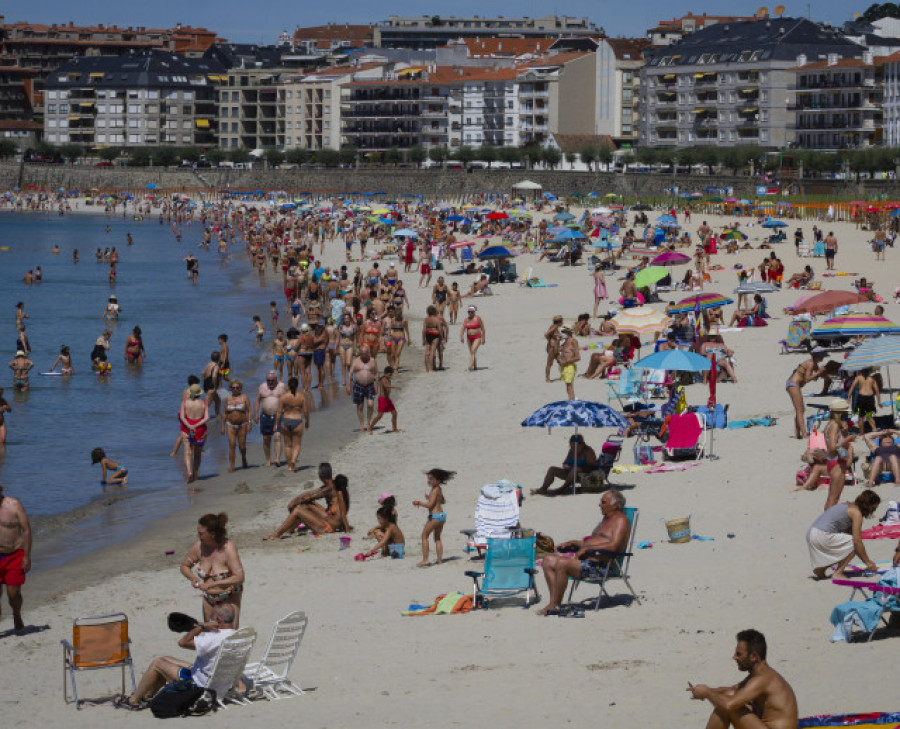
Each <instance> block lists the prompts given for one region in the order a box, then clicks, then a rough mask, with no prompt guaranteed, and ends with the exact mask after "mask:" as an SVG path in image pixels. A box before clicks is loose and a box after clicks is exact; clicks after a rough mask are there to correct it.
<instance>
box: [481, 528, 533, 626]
mask: <svg viewBox="0 0 900 729" xmlns="http://www.w3.org/2000/svg"><path fill="white" fill-rule="evenodd" d="M528 534H529V536H514V537H513V538H512V539H488V540H487V552H485V557H484V571H483V572H475V571H473V570H468V571H467V572H466V576H467V577H471V578H472V582H473V583H474V586H473V594H474V597H475V604H476V605H479V604H480V605H482V606H483V607H488V599H489V598H490V599H493V598H502V597H514V596H515V595H519V594H521V593H523V592H524V593H525V607H526V608H528V607H529V606H530V605H532V604H534V603H536V602H538V600H540V599H541V598H540V595H539V594H538V591H537V585H536V584H535V581H534V576H535V575H536V574H537V570H536V569H535V568H534V560H535V535H534V533H533V532H530V531H529V532H528ZM532 592H533V593H534V599H533V600H532V598H531V595H532Z"/></svg>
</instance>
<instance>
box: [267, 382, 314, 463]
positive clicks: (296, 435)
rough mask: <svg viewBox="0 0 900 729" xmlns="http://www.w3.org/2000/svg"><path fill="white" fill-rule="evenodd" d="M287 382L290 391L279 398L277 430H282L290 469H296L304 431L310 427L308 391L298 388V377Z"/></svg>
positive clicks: (276, 420)
mask: <svg viewBox="0 0 900 729" xmlns="http://www.w3.org/2000/svg"><path fill="white" fill-rule="evenodd" d="M287 384H288V391H287V392H286V393H284V395H282V396H281V397H280V398H279V399H278V411H277V412H276V413H275V432H276V433H279V432H280V433H281V434H282V436H283V437H284V456H285V458H286V459H287V468H288V471H296V470H297V459H298V458H299V457H300V445H301V442H302V441H303V432H304V431H305V430H306V429H307V428H308V427H309V404H308V403H307V401H306V393H305V392H301V391H299V390H298V389H297V388H298V386H299V384H300V383H299V382H298V381H297V378H296V377H291V378H290V379H289V380H288V383H287ZM279 428H280V429H279Z"/></svg>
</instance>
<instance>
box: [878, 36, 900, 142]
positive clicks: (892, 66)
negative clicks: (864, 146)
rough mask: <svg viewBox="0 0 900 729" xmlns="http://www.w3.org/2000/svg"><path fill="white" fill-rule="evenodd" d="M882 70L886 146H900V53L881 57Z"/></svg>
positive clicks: (882, 104)
mask: <svg viewBox="0 0 900 729" xmlns="http://www.w3.org/2000/svg"><path fill="white" fill-rule="evenodd" d="M879 65H880V66H881V70H882V101H881V108H882V115H883V116H882V127H883V130H884V131H883V139H884V145H885V146H886V147H900V53H892V54H891V55H889V56H886V57H884V58H881V59H879Z"/></svg>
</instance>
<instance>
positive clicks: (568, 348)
mask: <svg viewBox="0 0 900 729" xmlns="http://www.w3.org/2000/svg"><path fill="white" fill-rule="evenodd" d="M559 342H560V347H559V354H558V355H557V358H556V359H557V362H559V379H561V380H562V381H563V382H565V383H566V396H567V397H568V398H569V400H574V399H575V385H574V383H575V375H576V368H577V366H578V361H579V360H580V359H581V351H580V347H579V346H578V340H577V339H576V338H575V337H574V335H573V334H572V328H571V327H562V328H561V329H560V339H559Z"/></svg>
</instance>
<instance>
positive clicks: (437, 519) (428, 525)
mask: <svg viewBox="0 0 900 729" xmlns="http://www.w3.org/2000/svg"><path fill="white" fill-rule="evenodd" d="M425 475H426V476H427V478H428V487H429V488H430V489H431V490H430V491H429V492H428V493H427V494H426V496H425V498H426V500H425V501H418V500H417V501H413V506H422V507H424V508H426V509H428V517H427V518H426V520H425V528H424V529H422V561H421V562H419V563H418V564H417V565H416V567H430V566H431V563H430V562H429V561H428V537H429V536H432V537H433V539H434V554H435V557H436V561H435V564H442V563H443V561H444V543H443V542H442V541H441V533H442V532H443V531H444V524H446V523H447V514H446V512H445V511H444V504H445V503H447V500H446V499H445V498H444V490H443V488H442V487H443V486H444V484H446V483H447V482H448V481H450V480H451V479H452V478H453V477H454V476H456V471H445V470H444V469H443V468H432V469H431V470H430V471H428V472H427V473H426V474H425Z"/></svg>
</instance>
